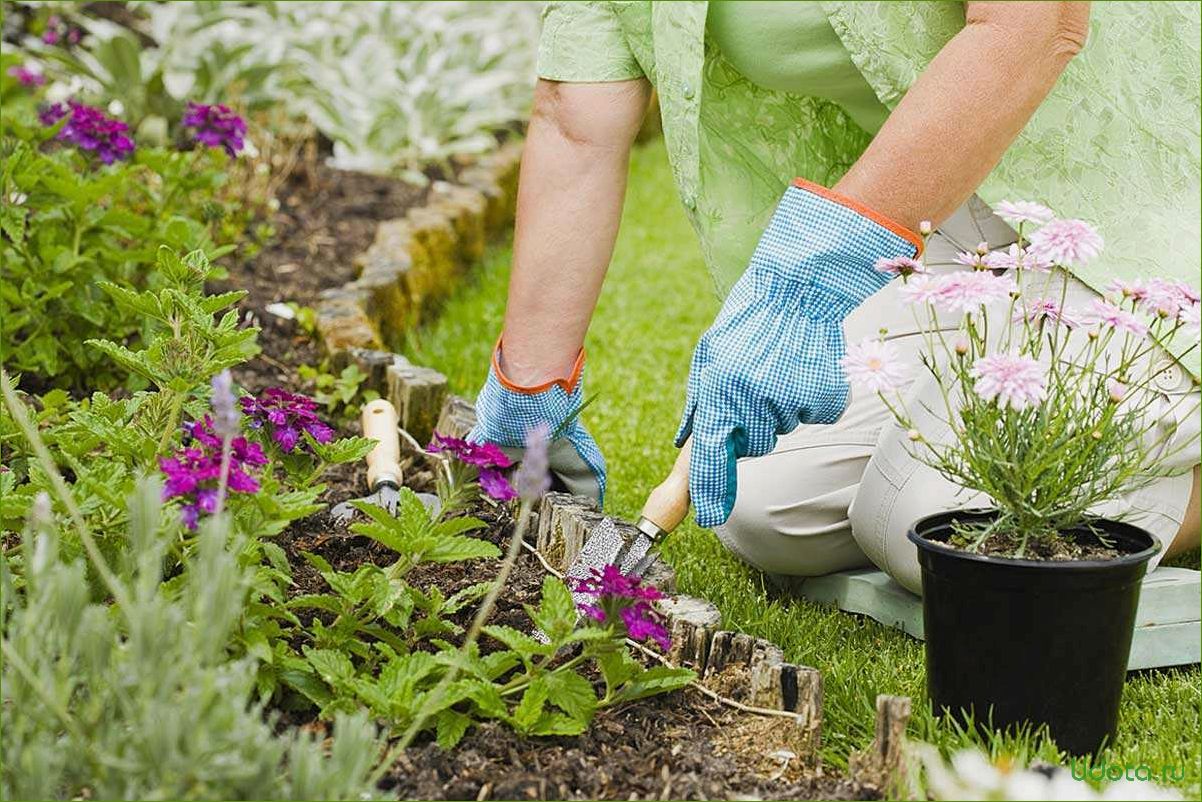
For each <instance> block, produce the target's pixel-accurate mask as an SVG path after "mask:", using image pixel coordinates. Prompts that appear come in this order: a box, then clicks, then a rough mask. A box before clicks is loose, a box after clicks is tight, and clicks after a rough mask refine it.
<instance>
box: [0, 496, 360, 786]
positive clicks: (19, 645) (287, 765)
mask: <svg viewBox="0 0 1202 802" xmlns="http://www.w3.org/2000/svg"><path fill="white" fill-rule="evenodd" d="M159 490H160V489H159V486H158V484H157V482H155V481H152V480H143V481H141V482H139V484H138V487H137V489H136V491H135V492H134V493H133V494H132V495H131V496H130V498H129V505H128V512H127V515H126V519H127V520H128V522H129V523H128V544H129V545H128V548H127V549H125V550H124V551H123V552H122V554H121V559H120V560H118V561H116V562H114V563H113V564H114V565H115V566H116V568H115V570H114V572H113V577H114V580H113V581H114V585H113V588H112V589H113V591H114V596H115V599H116V600H115V601H114V602H113V603H112V604H110V605H106V604H100V603H96V602H92V601H90V600H89V599H88V593H87V586H86V583H85V582H84V577H85V574H86V570H85V566H84V564H83V561H82V560H80V559H77V558H69V557H67V556H66V555H65V554H63V552H62V551H61V549H60V543H61V533H60V532H59V530H58V528H57V527H56V526H55V524H54V522H53V520H52V519H51V518H50V516H49V511H48V504H47V503H46V502H45V501H43V502H42V503H40V504H39V505H37V507H36V508H35V514H34V515H33V516H32V518H31V522H30V526H29V527H28V529H27V530H26V532H25V536H24V541H23V546H22V552H23V554H24V555H26V559H25V560H24V562H23V565H22V566H21V567H20V570H21V582H20V586H18V583H17V581H16V576H15V573H14V570H15V567H14V566H13V565H12V564H11V563H10V560H9V559H8V557H7V556H2V557H0V588H2V590H3V602H2V606H3V614H4V617H3V653H4V667H3V683H2V685H3V705H2V706H0V726H2V727H3V730H4V745H3V762H4V767H5V771H4V772H3V774H2V775H0V795H2V796H3V798H5V799H14V798H15V799H78V798H81V797H83V796H89V797H94V798H100V799H116V798H120V799H362V798H370V797H371V796H372V795H373V789H372V786H371V783H370V782H368V780H367V778H368V776H369V772H370V770H371V768H372V766H373V764H374V763H375V762H376V760H377V759H378V756H379V754H380V749H381V747H380V745H379V744H378V743H377V742H376V738H375V733H374V731H373V728H372V726H371V725H370V723H369V722H368V721H367V719H366V718H365V717H364V716H363V715H362V714H359V715H355V716H340V717H338V718H337V720H336V721H335V723H334V738H333V742H332V744H331V745H330V749H329V753H328V754H327V753H326V747H325V745H324V744H322V743H320V742H318V741H317V740H315V739H313V738H312V737H311V736H308V735H304V734H300V733H297V732H295V731H293V732H289V733H285V734H283V735H278V734H276V731H275V730H276V726H275V721H274V716H272V715H268V716H265V715H264V710H263V707H262V705H261V704H258V703H251V704H248V702H249V701H250V700H251V699H252V698H253V696H254V681H255V665H254V663H255V660H254V659H252V658H241V659H231V658H230V657H229V655H228V653H227V650H226V644H227V642H228V641H229V639H230V638H231V636H232V635H233V632H234V628H235V627H236V626H237V623H238V621H239V619H240V617H241V616H242V615H243V612H244V609H245V607H246V604H247V590H248V587H249V586H250V576H249V574H248V572H247V571H246V569H245V568H243V567H241V566H240V565H239V564H238V560H237V558H236V556H235V554H236V553H237V551H238V548H237V545H236V540H235V541H234V542H233V546H234V547H233V548H231V537H232V535H231V533H230V532H229V529H228V527H227V526H225V525H224V522H222V521H219V520H212V521H210V522H209V523H208V524H207V525H206V526H205V527H204V528H203V529H202V531H201V534H200V536H199V537H198V542H197V549H196V553H195V556H194V559H192V560H190V561H189V562H188V564H187V565H186V567H185V568H184V571H183V572H182V574H180V575H179V576H178V577H176V578H174V580H173V581H172V582H170V583H164V582H163V578H164V575H163V565H164V558H165V555H166V553H167V552H168V550H169V549H170V548H171V542H172V539H173V527H166V528H164V527H162V526H161V525H160V522H161V521H162V520H163V518H164V516H163V515H161V510H160V502H159ZM96 567H97V566H96V565H93V566H92V568H93V569H95V568H96Z"/></svg>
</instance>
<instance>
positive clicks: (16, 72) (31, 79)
mask: <svg viewBox="0 0 1202 802" xmlns="http://www.w3.org/2000/svg"><path fill="white" fill-rule="evenodd" d="M8 74H9V75H11V76H12V77H13V78H16V79H17V81H18V83H20V84H21V86H25V87H29V88H33V87H35V86H41V85H42V84H44V83H46V76H45V75H42V73H40V72H38V71H37V70H34V69H31V68H29V67H28V66H26V65H24V64H14V65H13V66H11V67H9V68H8Z"/></svg>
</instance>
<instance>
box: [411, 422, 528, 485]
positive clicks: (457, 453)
mask: <svg viewBox="0 0 1202 802" xmlns="http://www.w3.org/2000/svg"><path fill="white" fill-rule="evenodd" d="M426 451H427V452H429V453H431V454H449V455H450V456H451V457H453V458H454V459H456V460H458V461H459V462H462V463H463V464H464V465H471V466H472V467H474V468H476V470H477V471H478V472H479V479H480V489H481V490H483V491H484V492H485V493H486V494H487V495H488V496H490V497H491V498H494V499H496V500H497V501H509V500H510V499H514V498H517V497H518V492H517V491H516V490H514V488H513V485H511V484H510V483H509V480H508V479H506V478H505V473H504V471H503V469H505V468H509V467H511V466H512V465H513V460H511V459H510V458H509V457H508V456H507V455H506V454H505V452H504V451H502V450H501V447H500V446H498V445H497V444H496V443H470V442H468V441H467V440H463V439H461V438H459V437H448V436H446V435H441V434H439V433H438V432H435V433H434V437H433V438H432V439H431V440H430V445H428V446H426Z"/></svg>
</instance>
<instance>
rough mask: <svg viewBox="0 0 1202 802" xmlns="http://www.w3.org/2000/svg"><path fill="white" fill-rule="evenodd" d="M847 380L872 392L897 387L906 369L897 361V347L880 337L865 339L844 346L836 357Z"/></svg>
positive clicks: (904, 378)
mask: <svg viewBox="0 0 1202 802" xmlns="http://www.w3.org/2000/svg"><path fill="white" fill-rule="evenodd" d="M839 366H840V367H842V368H843V372H844V374H845V375H846V376H847V383H848V384H851V385H853V386H855V387H863V388H865V389H867V390H871V391H872V392H874V393H887V392H893V391H895V390H898V389H899V388H900V387H901V386H902V384H903V383H904V382H905V380H906V378H907V376H908V375H909V371H908V370H906V368H905V366H904V365H902V364H901V361H900V358H899V355H898V353H897V348H896V347H894V345H893V343H889V342H885V341H884V340H876V339H867V340H863V341H861V342H859V343H857V344H856V345H852V346H850V347H849V348H848V349H847V354H846V355H845V356H844V357H843V358H842V359H840V360H839Z"/></svg>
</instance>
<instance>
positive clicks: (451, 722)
mask: <svg viewBox="0 0 1202 802" xmlns="http://www.w3.org/2000/svg"><path fill="white" fill-rule="evenodd" d="M436 722H437V724H436V728H435V732H436V734H437V741H438V745H439V746H440V747H442V748H443V749H452V748H454V746H455V745H456V744H457V743H459V741H460V740H461V739H462V738H463V736H464V733H466V732H467V730H468V727H470V726H472V720H471V719H470V718H469V717H468V716H465V715H464V714H463V713H458V712H456V711H454V710H443V711H442V712H441V713H439V714H438V718H437V719H436Z"/></svg>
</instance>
